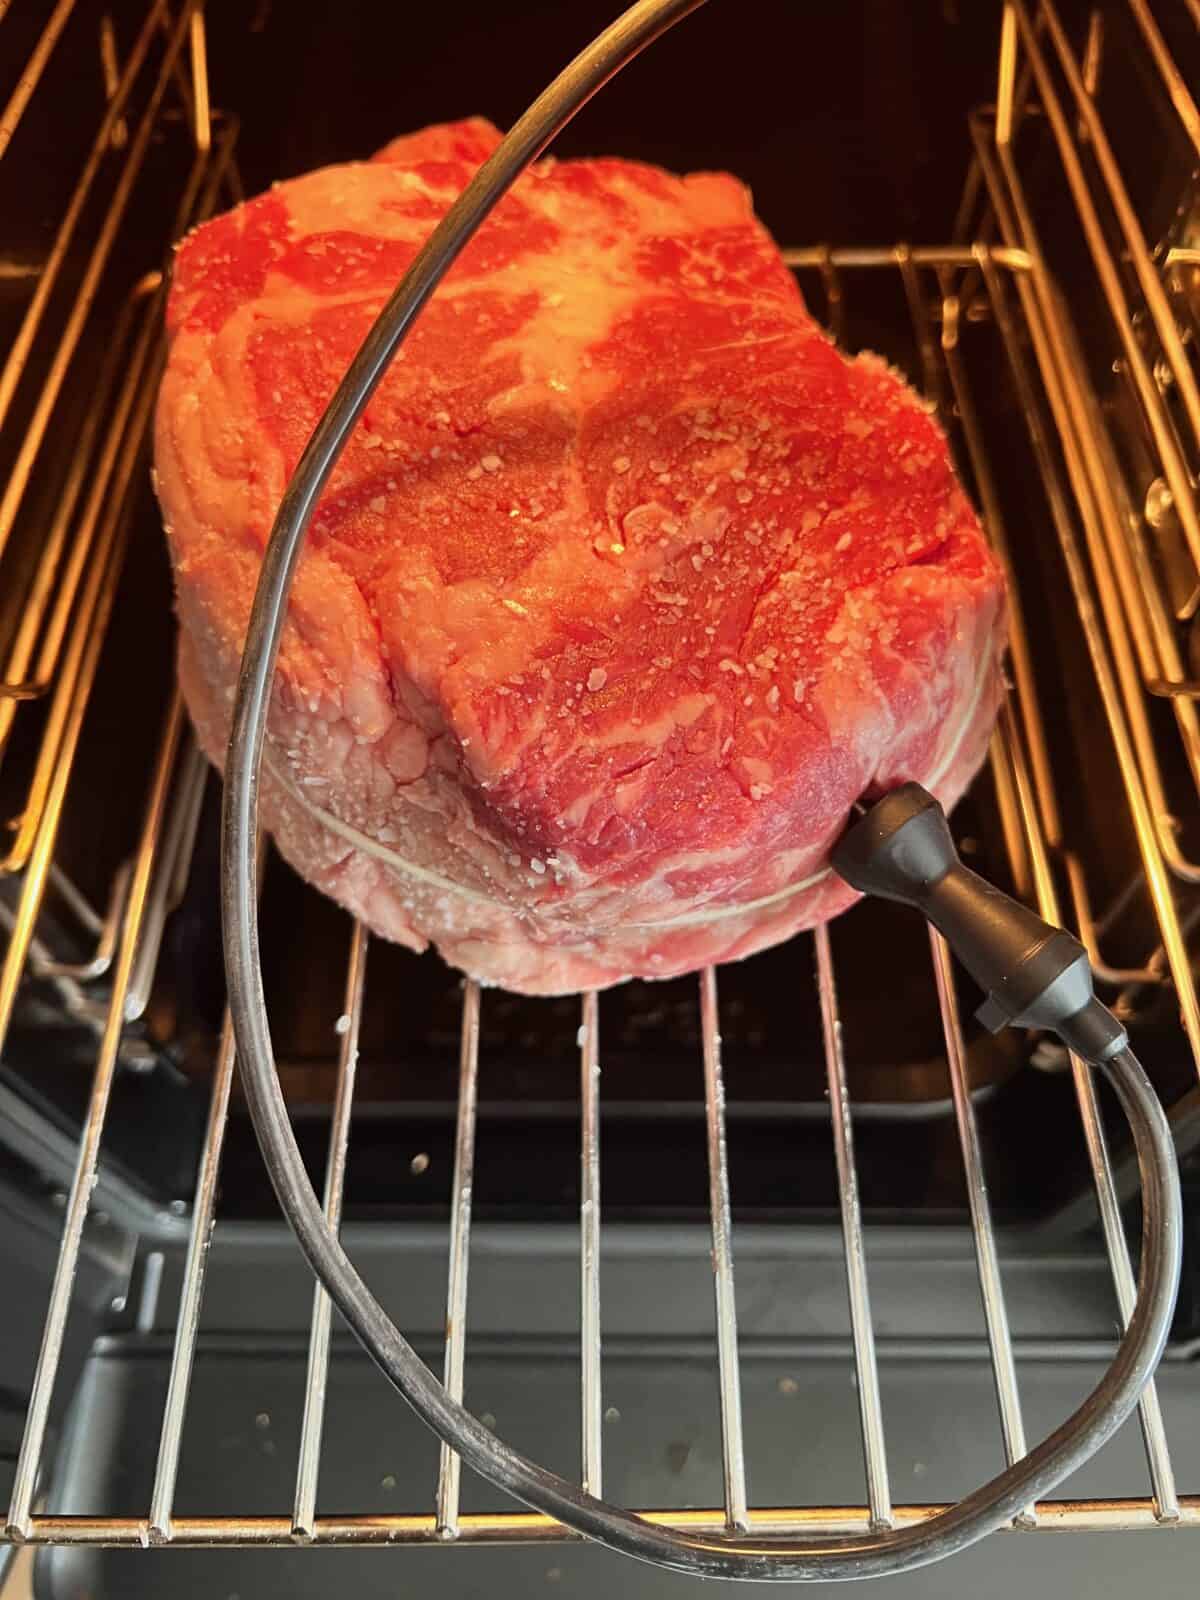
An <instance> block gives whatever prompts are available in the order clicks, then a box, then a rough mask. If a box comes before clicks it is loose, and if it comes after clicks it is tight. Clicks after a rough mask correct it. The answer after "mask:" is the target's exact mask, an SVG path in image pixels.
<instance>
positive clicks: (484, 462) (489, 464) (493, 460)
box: [479, 455, 504, 472]
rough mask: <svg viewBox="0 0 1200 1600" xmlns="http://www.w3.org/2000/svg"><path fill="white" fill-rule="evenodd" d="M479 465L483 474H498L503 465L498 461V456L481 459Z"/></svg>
mask: <svg viewBox="0 0 1200 1600" xmlns="http://www.w3.org/2000/svg"><path fill="white" fill-rule="evenodd" d="M479 465H480V466H481V467H482V468H483V470H484V471H485V472H499V471H500V468H501V467H502V466H503V465H504V463H503V462H502V461H501V460H500V457H499V456H494V455H493V456H483V457H481V459H480V462H479Z"/></svg>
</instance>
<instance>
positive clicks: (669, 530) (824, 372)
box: [156, 121, 1004, 993]
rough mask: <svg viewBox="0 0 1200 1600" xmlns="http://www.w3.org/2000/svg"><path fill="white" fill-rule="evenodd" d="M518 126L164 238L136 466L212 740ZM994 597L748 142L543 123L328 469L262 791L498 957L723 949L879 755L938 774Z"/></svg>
mask: <svg viewBox="0 0 1200 1600" xmlns="http://www.w3.org/2000/svg"><path fill="white" fill-rule="evenodd" d="M498 137H499V136H498V135H497V133H496V131H495V130H494V129H493V128H492V127H490V126H489V125H488V124H486V123H484V122H481V121H470V122H463V123H456V124H452V125H448V126H445V127H435V128H430V129H426V130H425V131H424V132H422V133H417V134H414V135H412V136H411V137H408V138H403V139H399V140H397V141H396V142H395V143H393V144H392V145H389V146H388V147H387V148H386V149H385V150H383V151H381V152H380V154H379V155H378V156H377V157H375V159H374V160H373V161H369V162H363V163H357V164H350V165H347V166H340V167H330V168H327V169H325V170H323V171H319V172H314V173H311V174H309V175H308V176H306V177H302V178H297V179H295V180H292V181H290V182H287V183H283V184H280V185H278V186H276V187H275V188H274V189H273V190H272V191H271V192H270V193H268V194H265V195H262V196H261V197H260V198H258V199H256V200H252V201H250V202H249V203H248V204H246V205H243V206H239V207H238V208H237V209H236V210H234V211H232V212H230V213H228V214H227V215H225V216H222V217H219V218H217V219H216V220H215V221H212V222H209V223H206V224H205V225H204V226H202V227H200V228H198V229H197V230H196V231H195V232H194V233H193V234H192V235H191V236H190V237H189V238H188V239H187V240H186V241H185V242H184V243H183V245H182V246H181V247H180V250H179V253H178V257H177V261H176V266H175V275H174V283H173V286H172V291H171V298H170V308H169V326H170V341H171V343H170V357H169V362H168V366H167V371H166V376H165V378H164V380H163V384H162V391H161V395H160V398H159V404H158V413H157V425H156V468H157V481H158V492H159V495H160V498H161V502H162V507H163V512H164V516H165V519H166V524H167V532H168V536H169V540H170V547H171V554H172V557H173V561H174V568H175V577H176V584H177V590H178V608H179V618H180V623H181V637H180V671H181V674H182V681H183V688H184V693H185V695H186V697H187V703H188V706H189V708H190V711H191V714H192V717H193V718H194V720H195V723H196V726H197V728H198V730H199V734H200V738H201V740H202V742H203V745H204V747H205V749H206V750H207V752H208V754H209V755H210V756H211V757H212V758H213V760H214V761H217V762H219V761H220V760H221V758H222V755H223V751H224V746H225V741H226V738H227V734H228V726H229V717H230V705H231V700H232V696H233V688H234V681H235V676H236V673H237V668H238V660H239V654H240V650H241V645H242V639H243V634H244V630H245V626H246V620H247V616H248V613H249V607H250V601H251V596H252V594H253V590H254V585H255V580H256V578H257V574H258V568H259V560H260V556H261V553H262V549H263V546H264V542H265V540H266V537H267V533H268V531H269V528H270V525H271V521H272V517H273V515H274V512H275V509H276V507H277V505H278V503H279V499H280V495H281V493H282V491H283V488H284V485H285V483H286V481H287V478H288V475H289V473H290V472H291V471H292V469H293V467H294V466H295V464H296V461H297V458H298V456H299V454H300V451H301V448H302V446H303V445H304V443H305V441H306V440H307V438H308V435H309V433H310V431H311V429H312V428H313V426H314V424H315V423H316V421H317V419H318V417H319V416H320V414H321V411H322V409H323V407H324V406H325V404H326V402H327V401H328V399H329V397H330V395H331V394H332V392H333V390H334V387H335V385H336V383H337V381H338V379H339V378H340V377H341V375H342V373H343V371H344V370H345V367H346V365H347V363H348V362H349V361H350V359H351V357H352V356H353V354H354V352H355V350H356V349H357V347H358V345H359V343H360V341H361V340H362V338H363V336H364V335H365V334H366V332H367V330H368V328H369V327H370V325H371V322H372V320H373V319H374V317H375V315H376V313H377V312H378V310H379V309H380V307H381V306H382V304H383V302H384V300H385V298H386V297H387V295H388V293H389V292H390V290H391V289H392V288H393V287H394V285H395V284H396V282H397V281H398V280H399V278H400V277H401V275H402V274H403V272H404V269H405V267H406V266H407V265H408V263H409V262H410V261H411V260H412V258H413V255H414V254H415V252H416V250H417V248H418V246H419V245H420V243H421V242H422V241H423V240H424V239H425V238H426V237H427V235H428V234H429V232H430V230H431V229H432V227H433V225H434V223H435V222H436V220H437V219H438V218H439V217H440V216H441V215H442V214H443V212H444V211H445V210H446V208H447V206H448V205H449V204H450V202H451V201H452V199H453V198H454V197H455V195H457V194H458V193H459V191H460V190H461V189H462V188H463V186H464V185H465V184H466V182H467V180H468V179H469V178H470V176H471V174H472V173H473V172H474V171H475V169H476V168H477V167H478V166H479V164H480V163H481V162H482V160H483V159H484V158H485V157H486V155H487V154H488V153H489V152H490V151H491V150H492V149H493V148H494V146H495V144H496V142H497V140H498ZM1003 609H1004V608H1003V588H1002V581H1001V577H1000V573H999V571H998V569H997V566H996V563H995V562H994V560H993V559H992V557H991V556H990V555H989V553H988V550H987V548H986V546H985V544H984V540H983V537H982V535H981V533H980V529H979V525H978V523H977V521H976V518H975V516H974V514H973V512H972V510H971V508H970V506H969V505H968V503H967V500H966V498H965V496H964V494H963V492H962V490H961V489H960V487H959V485H958V484H957V482H956V481H955V478H954V474H953V471H952V468H951V465H950V460H949V455H948V451H947V447H946V444H945V441H944V439H943V438H942V436H941V434H940V432H939V431H938V428H937V427H936V426H935V424H934V422H933V421H932V419H931V418H930V416H929V415H928V412H927V409H926V407H925V406H924V405H923V404H922V403H921V401H920V400H919V399H918V398H917V396H916V395H915V394H913V393H912V392H911V390H909V389H908V388H907V387H906V386H905V384H904V383H903V382H902V381H901V380H900V379H899V378H898V377H897V376H896V375H895V374H894V373H893V372H892V371H890V370H889V369H888V367H887V366H886V365H885V364H884V363H883V362H882V361H880V360H878V359H876V358H874V357H871V356H860V357H858V358H857V359H855V360H847V359H845V358H844V357H843V356H841V355H840V354H838V352H837V351H836V350H835V349H834V347H833V346H832V344H831V343H830V342H829V340H828V339H827V338H826V336H825V335H824V334H823V333H822V332H821V331H820V330H819V329H818V328H817V327H816V326H815V324H814V323H813V321H812V319H811V318H810V317H809V315H808V313H807V312H806V310H805V308H804V305H803V302H802V300H801V297H800V294H799V292H798V290H797V288H796V285H795V283H794V282H793V279H792V277H791V275H790V273H789V272H788V270H787V269H786V268H785V266H784V264H783V262H782V261H781V259H780V256H779V253H778V251H777V250H776V248H775V246H774V244H773V243H772V241H771V239H770V238H769V236H768V235H767V233H766V231H765V230H764V229H763V228H762V227H761V225H760V224H759V223H758V222H757V221H756V220H755V218H754V215H753V212H752V210H751V205H750V199H749V196H748V194H747V192H746V190H745V189H744V188H743V187H742V186H741V185H740V184H739V183H737V182H736V181H735V180H734V179H733V178H731V177H728V176H725V175H723V174H709V173H704V174H697V175H693V176H691V177H685V178H677V177H672V176H669V175H668V174H666V173H664V172H660V171H657V170H655V169H654V168H651V167H647V166H641V165H638V164H636V163H633V162H628V161H616V160H596V161H563V162H556V161H552V160H551V161H543V162H541V163H540V164H539V165H538V166H536V167H535V168H534V169H533V170H531V171H530V172H529V173H528V174H527V175H526V176H524V177H523V178H522V179H521V180H520V181H519V182H518V183H517V184H516V186H515V187H514V189H513V191H512V192H511V193H510V194H509V196H508V197H507V198H506V199H505V200H503V201H502V202H501V204H500V205H499V207H498V208H497V210H496V212H495V213H494V214H493V216H492V217H491V219H490V220H489V221H488V222H487V223H485V225H484V226H483V228H482V229H481V230H480V232H479V234H478V235H477V237H476V238H475V239H474V240H473V241H472V243H471V244H470V245H469V246H468V247H467V249H466V250H465V252H464V253H463V255H462V257H461V258H460V260H459V261H458V263H457V265H456V266H455V267H454V269H453V271H452V272H451V273H450V275H449V277H448V278H447V279H446V281H445V283H444V284H443V285H442V287H441V288H440V289H439V290H438V292H437V294H436V296H435V297H434V299H433V300H432V302H431V303H430V304H429V306H428V307H427V308H426V309H425V311H424V312H423V314H422V315H421V317H420V318H419V320H418V321H417V323H416V324H415V326H414V329H413V331H412V333H411V334H410V335H409V337H408V339H407V341H406V343H405V344H404V346H403V348H402V349H401V351H400V354H399V357H398V358H397V360H396V362H395V363H394V365H393V367H392V369H391V371H390V372H389V374H388V376H387V378H386V379H385V381H384V383H383V384H382V386H381V388H380V390H379V392H378V394H377V395H376V397H375V399H374V400H373V401H372V403H371V405H370V407H369V408H368V410H367V413H366V415H365V416H364V418H363V420H362V421H361V423H360V424H359V426H358V428H357V429H356V431H355V433H354V435H353V437H352V439H351V441H350V444H349V447H348V449H347V450H346V453H345V455H344V457H343V458H342V461H341V464H340V466H339V468H338V470H337V472H336V474H335V476H334V479H333V481H332V483H331V485H330V487H329V488H328V490H327V491H326V493H325V495H324V497H323V499H322V501H321V504H320V506H319V508H318V511H317V514H316V517H315V519H314V521H313V525H312V528H311V531H310V533H309V536H308V542H307V546H306V551H305V555H304V558H303V561H302V564H301V567H300V571H299V574H298V577H297V580H296V583H295V586H294V589H293V593H292V600H291V612H290V620H289V622H288V625H287V629H286V632H285V636H284V641H283V648H282V653H281V657H280V665H279V673H278V678H277V681H276V685H275V692H274V699H273V702H272V708H271V715H270V723H269V734H268V741H267V746H266V752H265V756H264V765H263V780H262V790H261V801H262V815H263V819H264V821H265V823H266V825H267V826H268V827H269V829H270V830H271V832H272V833H273V834H274V837H275V839H276V841H277V843H278V846H279V848H280V849H281V851H282V852H283V854H284V856H285V857H287V859H288V860H289V861H290V862H291V863H292V864H293V865H294V866H295V867H296V869H297V870H298V871H299V872H301V873H302V874H303V875H304V876H305V877H306V878H308V879H309V880H310V881H311V882H312V883H314V884H316V885H317V886H318V887H320V888H321V889H323V890H324V891H325V892H326V893H327V894H330V895H332V896H333V897H334V898H335V899H337V900H339V901H341V902H342V904H343V905H345V906H347V907H348V908H349V909H350V910H352V911H353V912H355V913H356V914H357V915H358V916H360V917H362V918H363V919H364V921H365V922H366V923H367V924H369V926H370V927H371V928H372V929H374V930H375V931H376V932H378V933H380V934H382V935H384V936H386V937H387V938H390V939H396V940H399V941H401V942H402V943H404V944H407V945H411V946H412V947H413V948H414V949H421V948H423V947H424V946H425V944H426V942H427V941H428V940H432V941H433V942H434V943H435V944H436V945H437V946H438V948H439V950H440V951H441V952H442V954H443V955H444V956H445V957H446V959H447V960H448V961H451V962H453V963H454V964H455V965H456V966H459V967H461V968H462V969H463V970H464V971H466V972H468V973H472V974H474V975H475V976H477V977H479V978H480V979H482V980H484V981H486V982H490V983H499V984H503V985H505V986H507V987H509V988H513V989H518V990H524V991H527V992H530V993H556V992H560V991H564V990H570V989H580V988H587V987H602V986H604V985H606V984H611V983H615V982H618V981H619V980H621V979H622V978H626V977H628V976H630V975H641V976H644V977H667V976H670V975H672V974H676V973H679V972H683V971H686V970H688V969H691V968H694V967H697V966H700V965H702V964H704V963H707V962H713V961H722V960H728V959H730V958H734V957H739V956H744V955H747V954H749V953H750V952H752V951H754V950H757V949H760V948H762V947H763V946H765V945H770V944H774V943H776V942H777V941H779V940H781V939H784V938H787V937H788V935H789V934H791V933H793V932H795V931H796V930H797V929H800V928H804V927H809V926H811V925H813V924H814V923H817V922H820V921H822V920H824V919H826V918H828V917H831V916H833V915H834V914H835V913H836V912H838V911H840V910H842V909H843V908H844V907H845V906H846V905H848V904H849V903H850V901H851V900H852V898H853V896H852V894H851V891H850V890H849V889H847V888H846V887H845V885H844V884H842V883H841V882H840V881H839V880H837V879H836V878H834V877H833V876H832V875H831V874H830V872H829V870H828V868H827V864H826V861H827V853H828V850H829V848H830V845H831V842H832V841H833V839H834V838H835V837H836V836H837V834H838V833H839V831H840V829H841V828H842V826H843V825H844V823H845V820H846V816H847V813H848V810H849V808H850V806H851V804H852V802H853V801H854V800H855V799H856V798H857V797H858V796H859V795H861V794H862V793H863V792H864V791H866V790H869V789H871V788H872V787H874V786H880V785H890V784H892V783H895V782H898V781H900V780H903V779H908V778H916V779H919V780H921V781H922V782H924V783H925V784H926V785H928V786H929V787H930V788H932V789H933V790H934V791H935V792H936V793H937V794H938V795H939V797H940V798H941V799H942V800H943V801H944V802H945V803H947V804H950V803H952V802H953V801H954V800H956V799H957V798H958V796H959V795H960V794H961V792H962V790H963V789H964V787H965V786H966V784H967V783H968V782H969V780H970V778H971V777H972V775H973V773H974V772H975V770H976V768H977V766H978V765H979V762H980V760H981V758H982V755H983V752H984V749H985V746H986V742H987V738H988V733H989V729H990V726H991V723H992V719H993V716H994V713H995V709H996V706H997V702H998V699H999V697H1000V694H1001V692H1002V678H1001V666H1000V659H1001V654H1002V649H1003V643H1004V622H1003Z"/></svg>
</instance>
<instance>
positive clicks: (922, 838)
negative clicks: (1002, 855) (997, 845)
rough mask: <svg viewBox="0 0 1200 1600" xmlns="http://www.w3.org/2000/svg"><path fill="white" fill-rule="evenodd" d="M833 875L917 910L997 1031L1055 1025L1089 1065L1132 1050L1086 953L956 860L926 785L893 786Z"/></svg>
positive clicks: (858, 828) (842, 850)
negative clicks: (1099, 991) (1095, 983)
mask: <svg viewBox="0 0 1200 1600" xmlns="http://www.w3.org/2000/svg"><path fill="white" fill-rule="evenodd" d="M831 859H832V863H833V867H834V870H835V871H836V872H837V873H838V874H839V875H840V876H841V877H843V878H845V880H846V882H847V883H849V884H850V885H851V886H852V887H853V888H855V889H858V890H859V891H861V893H863V894H869V895H877V896H879V897H880V898H882V899H884V900H898V901H900V902H901V903H902V904H904V905H908V906H915V907H916V908H917V910H918V911H921V912H922V913H923V914H924V915H925V916H926V917H927V918H928V920H929V921H930V922H931V923H932V924H933V926H934V927H935V928H937V930H938V931H939V932H940V933H941V934H942V935H943V936H944V937H945V939H946V941H947V943H948V944H949V945H950V947H951V949H952V950H953V951H954V953H955V955H957V956H958V958H959V960H960V961H961V962H962V964H963V966H964V967H966V969H967V971H968V972H969V973H970V974H971V976H972V977H973V978H974V979H975V981H976V982H977V983H978V984H979V986H980V987H981V988H982V989H984V990H985V991H986V992H987V999H986V1000H985V1001H984V1002H983V1004H982V1005H981V1006H980V1008H979V1010H978V1012H977V1013H976V1015H977V1016H978V1018H979V1020H980V1022H982V1023H983V1024H984V1026H985V1027H987V1028H990V1029H991V1031H992V1032H993V1033H999V1031H1000V1030H1001V1029H1002V1028H1006V1027H1010V1026H1012V1027H1018V1028H1049V1029H1052V1030H1053V1031H1054V1032H1055V1033H1057V1034H1058V1035H1059V1037H1060V1038H1061V1039H1062V1041H1063V1043H1064V1044H1066V1045H1067V1046H1068V1047H1069V1048H1070V1049H1072V1050H1074V1051H1075V1052H1076V1053H1077V1054H1078V1055H1080V1056H1082V1057H1083V1059H1084V1060H1085V1061H1090V1062H1093V1063H1095V1064H1098V1063H1100V1062H1101V1061H1107V1060H1108V1059H1109V1058H1110V1057H1111V1056H1114V1055H1116V1054H1117V1052H1118V1051H1120V1050H1123V1049H1125V1047H1126V1046H1127V1045H1128V1043H1129V1040H1128V1037H1127V1036H1126V1033H1125V1030H1124V1028H1123V1027H1122V1026H1121V1024H1120V1023H1119V1022H1118V1021H1117V1019H1116V1018H1115V1017H1114V1016H1113V1014H1112V1012H1111V1011H1109V1010H1108V1008H1107V1006H1105V1005H1103V1004H1102V1003H1101V1002H1100V1001H1099V1000H1097V999H1096V997H1095V995H1094V994H1093V992H1092V970H1091V967H1090V965H1089V963H1088V957H1087V951H1086V950H1085V949H1084V948H1083V946H1082V945H1081V944H1080V943H1079V940H1078V939H1075V938H1073V937H1072V936H1071V934H1069V933H1067V932H1066V931H1065V930H1064V929H1062V928H1056V927H1055V926H1054V925H1053V924H1052V923H1049V922H1043V921H1042V919H1041V917H1039V916H1037V915H1036V914H1035V913H1034V912H1032V911H1030V910H1029V909H1028V907H1027V906H1023V905H1021V904H1020V903H1019V902H1018V901H1016V900H1013V899H1011V898H1010V897H1009V896H1008V895H1006V894H1003V893H1002V892H1001V891H1000V890H999V889H997V888H995V887H994V886H993V885H992V884H990V883H988V882H986V881H985V880H984V879H983V878H981V877H980V876H979V874H978V873H977V872H972V871H971V869H970V868H969V867H966V866H964V865H963V863H962V862H961V861H960V860H959V858H958V851H957V850H956V849H955V848H954V840H953V839H952V838H951V837H950V829H949V827H948V825H947V823H946V814H945V812H944V811H943V810H942V808H941V806H940V805H939V804H938V802H937V801H936V800H935V799H934V797H933V796H932V795H931V794H929V793H928V792H927V791H926V790H924V789H922V787H921V785H920V784H919V783H906V784H903V785H902V786H901V787H900V788H898V789H894V790H893V791H892V792H891V793H890V794H888V795H886V796H885V797H884V798H883V799H882V800H880V801H878V802H877V803H876V804H875V805H873V806H872V807H871V809H870V810H869V811H868V812H867V813H866V814H865V815H864V816H863V817H861V818H860V819H859V821H857V822H855V823H853V824H852V825H851V827H850V828H849V829H848V830H847V831H846V833H845V834H844V835H843V836H842V838H841V840H840V841H839V842H838V844H837V846H836V847H835V849H834V851H833V854H832V857H831Z"/></svg>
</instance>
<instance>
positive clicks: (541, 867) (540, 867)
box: [529, 856, 546, 873]
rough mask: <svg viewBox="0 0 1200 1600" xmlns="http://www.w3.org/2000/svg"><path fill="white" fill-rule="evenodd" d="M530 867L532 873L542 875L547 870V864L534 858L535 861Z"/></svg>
mask: <svg viewBox="0 0 1200 1600" xmlns="http://www.w3.org/2000/svg"><path fill="white" fill-rule="evenodd" d="M529 867H530V870H531V871H532V872H537V873H542V872H545V870H546V863H545V862H544V861H539V860H538V858H537V857H536V856H534V858H533V860H532V861H531V862H530V863H529Z"/></svg>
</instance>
